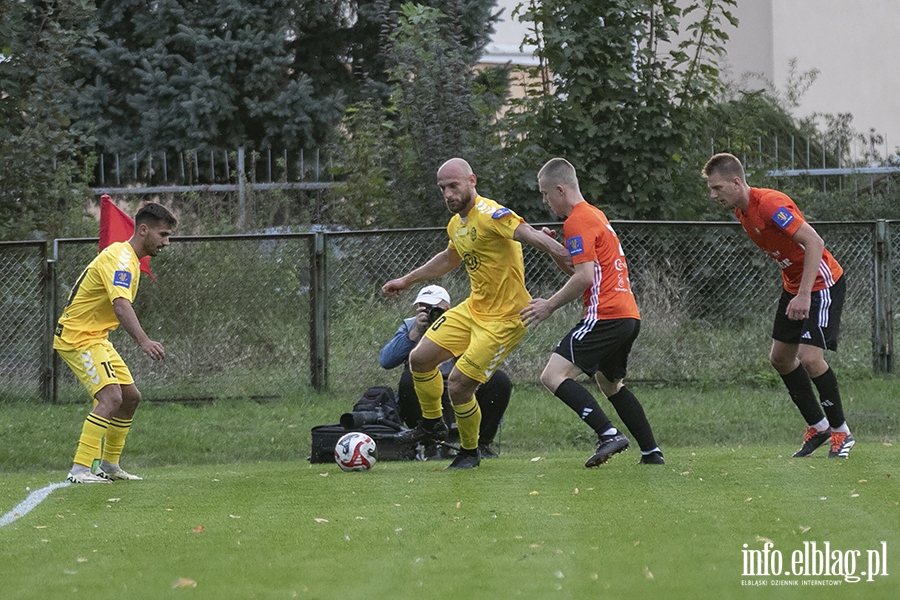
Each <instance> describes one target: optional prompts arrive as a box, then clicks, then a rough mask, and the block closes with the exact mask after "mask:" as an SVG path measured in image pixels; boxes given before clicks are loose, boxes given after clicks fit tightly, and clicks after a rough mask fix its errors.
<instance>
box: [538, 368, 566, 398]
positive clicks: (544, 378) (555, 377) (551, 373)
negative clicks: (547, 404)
mask: <svg viewBox="0 0 900 600" xmlns="http://www.w3.org/2000/svg"><path fill="white" fill-rule="evenodd" d="M565 380H566V378H565V376H564V375H563V374H561V373H558V372H557V371H555V370H553V369H550V368H549V366H548V367H547V368H545V369H544V371H543V372H542V373H541V383H542V384H543V385H544V387H545V388H547V390H548V391H549V392H550V393H551V394H555V393H556V388H558V387H559V386H560V385H561V384H562V382H563V381H565Z"/></svg>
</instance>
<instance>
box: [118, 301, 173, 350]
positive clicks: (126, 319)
mask: <svg viewBox="0 0 900 600" xmlns="http://www.w3.org/2000/svg"><path fill="white" fill-rule="evenodd" d="M113 311H115V313H116V318H117V319H119V325H121V326H122V329H124V330H125V331H126V332H128V335H130V336H131V338H132V339H133V340H134V341H135V342H137V344H138V346H140V347H141V348H142V349H143V350H144V353H145V354H146V355H147V356H149V357H150V358H152V359H153V360H162V359H164V358H165V357H166V351H165V349H164V348H163V345H162V344H160V343H159V342H154V341H153V340H151V339H150V336H148V335H147V334H146V332H145V331H144V328H143V327H141V323H140V321H138V318H137V315H136V314H135V313H134V307H132V306H131V302H129V301H128V300H126V299H125V298H116V299H115V300H113Z"/></svg>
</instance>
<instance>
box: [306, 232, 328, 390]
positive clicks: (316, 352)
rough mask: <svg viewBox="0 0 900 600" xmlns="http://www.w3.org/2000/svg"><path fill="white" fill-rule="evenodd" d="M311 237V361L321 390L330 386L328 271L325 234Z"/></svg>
mask: <svg viewBox="0 0 900 600" xmlns="http://www.w3.org/2000/svg"><path fill="white" fill-rule="evenodd" d="M311 241H312V244H311V245H312V248H310V250H311V251H310V255H311V257H312V260H311V261H310V267H309V281H310V298H309V307H310V315H309V317H310V319H309V359H310V360H309V362H310V368H311V371H312V372H311V374H310V376H311V377H310V382H311V384H312V387H313V389H315V390H316V391H317V392H321V391H323V390H325V389H326V388H327V387H328V271H327V265H326V260H325V257H326V252H325V234H324V233H322V232H321V231H317V232H316V233H315V235H314V236H313V238H312V240H311Z"/></svg>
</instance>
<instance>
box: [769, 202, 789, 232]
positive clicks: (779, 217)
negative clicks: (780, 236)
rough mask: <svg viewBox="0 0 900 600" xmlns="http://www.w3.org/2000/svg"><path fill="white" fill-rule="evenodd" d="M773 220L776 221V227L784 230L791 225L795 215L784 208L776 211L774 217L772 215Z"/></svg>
mask: <svg viewBox="0 0 900 600" xmlns="http://www.w3.org/2000/svg"><path fill="white" fill-rule="evenodd" d="M772 220H773V221H775V224H776V225H778V226H779V227H781V228H782V229H784V228H785V227H787V226H788V225H790V224H791V221H793V220H794V215H793V214H791V211H789V210H788V209H787V208H785V207H784V206H782V207H781V208H779V209H778V210H776V211H775V214H774V215H772Z"/></svg>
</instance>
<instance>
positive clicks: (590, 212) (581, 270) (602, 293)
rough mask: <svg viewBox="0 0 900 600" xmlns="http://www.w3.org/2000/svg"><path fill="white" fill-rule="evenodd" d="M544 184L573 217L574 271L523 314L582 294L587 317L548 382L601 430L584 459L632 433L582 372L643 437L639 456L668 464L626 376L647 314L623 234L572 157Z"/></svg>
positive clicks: (569, 233) (621, 444) (599, 460)
mask: <svg viewBox="0 0 900 600" xmlns="http://www.w3.org/2000/svg"><path fill="white" fill-rule="evenodd" d="M538 187H539V189H540V191H541V195H542V196H543V200H544V203H546V204H547V205H549V206H550V209H551V210H552V211H553V212H554V213H555V214H557V215H559V216H561V217H566V221H565V223H563V233H564V235H565V241H566V248H567V249H568V251H569V254H570V255H571V257H572V263H573V265H574V273H573V274H572V276H571V277H570V278H569V280H568V281H567V282H566V283H565V285H563V287H562V288H560V289H559V291H557V292H556V293H555V294H554V295H553V296H551V297H550V298H549V299H546V300H545V299H543V298H535V299H533V300H531V302H530V303H529V305H528V306H527V307H526V308H524V309H523V310H522V312H521V316H522V320H523V322H524V323H525V324H526V325H528V326H529V327H534V326H536V325H537V324H539V323H540V322H542V321H544V320H545V319H547V318H548V317H549V316H550V315H551V314H553V312H554V311H556V310H557V309H559V308H560V307H562V306H565V305H566V304H568V303H569V302H571V301H573V300H575V299H576V298H579V297H581V298H583V301H584V306H585V311H584V318H583V319H582V320H581V321H580V322H579V323H578V325H576V326H575V328H574V329H572V331H570V332H569V333H568V334H567V335H566V336H565V337H564V338H563V339H562V341H560V343H559V344H558V345H557V347H556V350H555V351H554V353H553V354H552V355H551V356H550V360H549V361H548V362H547V366H546V367H545V368H544V372H543V373H541V383H543V384H544V386H546V387H547V389H548V390H550V392H551V393H553V394H554V395H555V396H556V397H557V398H559V399H560V400H562V401H563V402H565V404H566V405H567V406H568V407H569V408H571V409H572V410H574V411H575V413H576V414H577V415H578V416H579V417H581V419H582V420H583V421H584V422H585V423H587V424H588V425H589V426H590V427H591V428H592V429H593V430H594V431H595V432H596V433H597V437H598V444H597V451H596V452H595V453H594V455H593V456H591V457H590V458H589V459H588V460H587V462H585V464H584V466H586V467H596V466H599V465H602V464H603V463H605V462H606V461H607V460H609V457H611V456H612V455H613V454H617V453H619V452H622V451H623V450H626V449H627V448H628V446H629V441H628V438H627V437H625V436H624V435H623V434H621V433H620V432H619V431H618V430H617V429H616V428H615V427H613V425H612V422H611V421H610V420H609V417H607V416H606V414H605V413H604V412H603V409H601V408H600V404H598V403H597V400H596V399H595V398H594V396H593V394H591V393H590V392H589V391H588V390H587V389H585V388H584V386H582V385H581V384H579V383H578V382H576V381H575V378H576V377H578V376H579V375H581V374H582V373H585V374H587V375H589V376H592V377H594V378H595V379H596V381H597V384H598V385H599V386H600V390H601V391H602V392H603V394H604V395H605V396H606V397H607V398H608V399H609V401H610V403H612V405H613V407H614V408H615V409H616V412H617V413H618V415H619V417H620V418H621V419H622V422H623V423H625V426H626V427H627V428H628V431H630V432H631V434H632V435H633V436H634V437H635V438H636V439H637V441H638V445H640V447H641V460H640V464H659V465H661V464H664V463H665V460H664V459H663V454H662V451H660V449H659V446H657V445H656V440H655V439H654V437H653V430H652V429H651V427H650V423H649V422H648V421H647V416H646V414H645V413H644V408H643V407H642V406H641V403H640V402H638V400H637V398H635V396H634V394H632V393H631V391H630V390H629V389H628V388H627V387H625V384H624V382H623V380H624V378H625V374H626V367H627V363H628V354H629V353H630V352H631V346H632V344H634V340H635V339H637V336H638V333H639V332H640V329H641V316H640V313H639V312H638V307H637V303H636V302H635V300H634V294H632V292H631V283H630V281H629V279H628V264H627V263H626V261H625V255H624V253H623V252H622V246H621V245H620V244H619V238H618V237H617V236H616V232H615V231H614V230H613V228H612V226H610V224H609V221H608V220H607V219H606V215H604V214H603V211H601V210H600V209H598V208H596V207H595V206H593V205H591V204H589V203H588V202H587V201H586V200H585V199H584V197H583V196H582V195H581V191H580V189H579V187H578V177H577V175H576V173H575V167H573V166H572V165H571V164H570V163H569V162H568V161H566V160H564V159H562V158H554V159H552V160H550V161H548V162H547V164H545V165H544V166H543V167H542V168H541V170H540V172H539V173H538Z"/></svg>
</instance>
